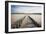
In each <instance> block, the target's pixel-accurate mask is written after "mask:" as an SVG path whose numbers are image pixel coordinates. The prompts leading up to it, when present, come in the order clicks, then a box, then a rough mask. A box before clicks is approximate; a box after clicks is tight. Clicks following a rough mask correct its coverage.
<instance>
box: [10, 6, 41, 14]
mask: <svg viewBox="0 0 46 34" xmlns="http://www.w3.org/2000/svg"><path fill="white" fill-rule="evenodd" d="M11 12H12V13H41V12H42V9H41V7H40V6H22V5H21V6H20V5H11Z"/></svg>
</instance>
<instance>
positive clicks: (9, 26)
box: [8, 3, 44, 32]
mask: <svg viewBox="0 0 46 34" xmlns="http://www.w3.org/2000/svg"><path fill="white" fill-rule="evenodd" d="M11 5H27V6H41V7H42V8H41V9H42V11H41V12H42V23H41V24H42V27H41V28H23V29H21V28H20V29H11V14H10V13H11ZM43 8H44V6H43V5H42V4H26V3H25V4H24V3H8V11H9V12H8V19H9V20H8V21H9V22H8V31H9V32H14V31H29V30H43V28H44V17H43V15H44V13H43Z"/></svg>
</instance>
